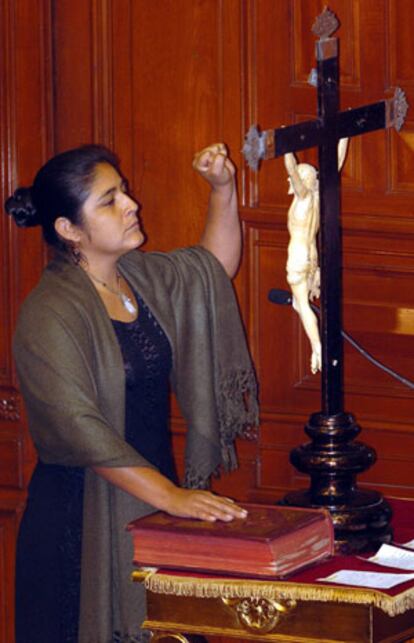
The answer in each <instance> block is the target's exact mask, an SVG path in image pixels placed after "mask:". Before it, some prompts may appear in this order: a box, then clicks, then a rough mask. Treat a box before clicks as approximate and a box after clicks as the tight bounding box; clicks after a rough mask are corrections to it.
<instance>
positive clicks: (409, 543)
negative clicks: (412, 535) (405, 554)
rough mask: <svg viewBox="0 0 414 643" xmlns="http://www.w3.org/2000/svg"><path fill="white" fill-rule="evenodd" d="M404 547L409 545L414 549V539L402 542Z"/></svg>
mask: <svg viewBox="0 0 414 643" xmlns="http://www.w3.org/2000/svg"><path fill="white" fill-rule="evenodd" d="M401 544H402V546H403V547H409V548H410V549H414V540H409V541H408V542H407V543H401Z"/></svg>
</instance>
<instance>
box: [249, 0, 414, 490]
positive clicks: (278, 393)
mask: <svg viewBox="0 0 414 643" xmlns="http://www.w3.org/2000/svg"><path fill="white" fill-rule="evenodd" d="M245 7H246V16H247V18H246V20H245V23H244V26H245V30H246V35H245V38H244V39H242V42H243V43H244V46H245V47H246V48H247V51H245V52H244V56H243V58H242V61H243V62H244V67H243V69H242V73H243V75H244V77H245V83H244V86H245V87H246V93H247V96H246V97H245V103H246V105H247V109H246V114H247V118H246V121H247V122H246V130H247V128H248V126H249V124H250V123H251V122H258V123H259V124H260V126H261V127H262V128H268V127H274V126H279V125H281V124H283V123H290V122H297V121H300V120H305V119H307V118H312V116H313V115H314V114H315V108H316V92H315V90H314V89H313V88H312V87H310V86H309V85H308V84H307V76H308V73H309V71H310V68H311V66H313V65H314V40H315V39H314V37H313V35H312V34H311V33H310V27H311V25H312V23H313V20H314V18H315V16H316V15H317V14H318V13H319V12H320V11H321V10H322V8H323V3H322V2H317V1H315V2H303V1H302V0H293V1H292V2H281V3H271V2H267V0H261V1H259V2H251V3H246V5H245ZM330 8H332V9H333V10H334V11H335V12H336V13H337V14H338V16H339V18H340V21H341V27H340V30H339V33H338V35H339V37H340V38H341V40H340V46H341V104H342V108H343V109H346V108H347V107H353V106H357V105H363V104H364V103H368V102H372V101H373V100H378V99H381V98H382V97H383V96H390V95H392V92H393V89H392V88H393V87H394V86H395V85H396V84H399V85H401V86H403V88H404V90H405V91H406V93H407V97H408V100H410V96H411V93H412V83H413V78H412V70H411V68H410V67H409V65H408V64H407V62H405V63H403V65H402V67H401V73H400V71H399V69H400V67H399V64H398V62H397V60H399V59H400V58H402V57H404V56H406V53H405V51H406V49H407V51H408V60H410V58H409V50H410V47H411V45H410V44H408V42H407V46H406V49H405V46H404V42H406V39H407V38H409V36H408V30H407V28H406V27H405V28H404V29H403V35H402V39H401V40H399V25H400V23H401V21H404V20H405V19H406V18H407V14H406V13H405V9H406V4H405V3H404V2H390V3H388V2H372V1H371V0H369V1H368V2H352V3H351V2H334V3H331V5H330ZM409 11H412V9H411V8H410V9H409ZM275 25H278V26H279V27H280V28H275ZM281 25H283V27H281ZM280 32H282V33H280ZM404 34H405V35H404ZM276 41H277V44H276ZM406 60H407V59H406ZM412 144H413V137H412V119H410V117H409V119H408V122H407V125H406V127H404V129H403V130H402V132H400V133H398V134H397V133H395V132H394V131H393V132H387V133H385V132H378V133H374V134H370V135H368V136H366V137H360V138H358V139H354V140H352V142H351V144H350V149H349V153H348V158H347V161H346V165H345V167H344V170H343V175H342V178H343V181H342V188H343V214H342V220H343V233H344V239H343V241H344V323H345V325H346V327H347V329H348V330H349V331H350V332H355V335H356V338H357V339H360V340H361V341H362V343H363V344H364V345H366V347H367V349H369V350H371V352H373V353H374V354H375V355H376V356H377V357H378V358H379V359H383V361H384V362H385V363H388V364H389V365H390V366H391V367H393V368H395V369H396V370H400V371H401V372H402V374H405V375H406V376H407V377H409V376H410V373H412V366H413V340H412V325H411V321H412V312H411V311H412V302H411V296H410V294H409V293H410V290H412V289H410V287H409V284H410V282H411V281H412V268H413V257H412V250H411V248H412V241H413V237H412V232H413V228H412V217H411V212H412V197H411V190H412V177H413V169H412V168H413V156H412ZM299 156H300V160H303V161H306V162H311V163H316V162H317V157H316V153H315V151H313V150H312V151H311V152H310V153H309V152H306V153H302V154H300V155H299ZM245 192H246V195H247V196H246V200H245V209H244V210H243V217H244V219H245V220H246V221H248V222H249V223H248V227H247V238H248V239H249V240H250V241H249V244H248V253H249V257H248V265H247V269H246V273H247V277H246V290H247V291H248V299H249V302H250V303H249V320H250V335H249V336H250V340H251V346H252V348H253V352H254V355H255V359H256V364H257V367H258V372H259V378H260V389H261V404H262V413H263V414H264V416H265V417H266V420H263V423H262V430H261V436H260V445H259V451H260V464H259V474H258V475H259V482H258V489H257V490H256V492H257V493H259V494H260V493H262V495H263V493H264V494H268V497H270V495H269V491H270V490H271V489H275V490H279V491H281V490H283V487H284V488H285V489H287V488H289V487H291V488H294V487H296V486H297V485H298V484H303V480H301V478H300V476H299V477H298V476H297V475H295V473H294V472H293V471H292V469H291V468H290V465H288V464H287V463H286V461H285V460H283V458H284V456H285V455H286V456H288V452H289V449H290V447H289V441H288V443H286V442H285V438H286V435H290V436H292V441H293V435H296V437H298V433H297V431H296V430H293V431H290V432H289V431H286V421H285V420H281V418H282V417H283V414H286V413H288V414H291V416H290V417H291V418H295V420H294V421H296V420H298V421H299V427H298V428H300V431H303V428H302V427H303V422H300V418H301V417H302V416H301V415H299V416H298V415H297V414H298V413H299V414H301V413H302V414H303V420H305V421H306V419H307V414H308V412H309V411H317V410H318V409H319V400H318V387H319V382H318V377H313V376H311V375H310V373H309V368H308V360H309V348H308V345H307V340H306V337H305V336H304V334H303V331H302V329H301V328H300V325H299V323H298V320H297V318H296V319H295V314H294V312H293V311H292V310H291V309H288V308H283V309H282V308H278V307H276V306H273V307H271V306H269V303H268V302H267V293H268V290H269V289H270V288H272V287H277V288H285V287H286V277H285V263H286V245H287V234H286V213H287V209H288V206H289V197H287V196H286V174H285V170H284V166H283V161H282V160H281V159H280V160H275V161H271V162H267V163H264V164H263V166H262V168H261V171H260V174H259V175H258V176H257V175H254V174H252V175H251V176H249V175H247V178H246V188H245ZM345 356H346V379H345V382H346V389H345V390H346V401H347V407H348V408H349V409H350V410H352V411H354V412H355V413H356V416H357V420H358V421H359V422H360V424H361V425H362V427H364V425H365V422H367V423H368V424H369V426H370V428H369V437H370V438H371V437H372V439H373V442H374V444H376V445H378V446H379V454H378V455H379V462H378V464H377V466H376V467H374V468H373V469H372V470H371V471H369V472H367V474H366V476H365V478H364V481H366V483H367V484H370V485H373V486H375V484H377V485H379V486H380V487H384V488H385V489H387V490H388V492H391V491H395V492H397V491H398V490H399V489H400V482H399V480H398V473H397V472H398V471H399V465H400V464H401V463H404V464H403V466H404V467H405V469H404V471H403V472H402V479H404V483H403V486H402V487H401V488H404V491H405V492H407V493H408V491H407V473H406V472H408V470H409V467H410V463H411V462H412V455H411V454H410V450H409V449H408V450H407V449H406V448H405V447H406V446H408V445H409V440H410V435H411V432H412V427H411V424H410V414H411V413H412V402H413V394H412V391H410V389H408V388H406V387H404V386H403V385H401V384H397V383H396V382H395V381H394V380H390V378H389V376H387V375H385V374H383V373H381V372H379V371H377V370H376V369H375V368H374V367H373V366H371V365H370V364H369V363H368V362H366V361H364V359H363V358H362V357H360V356H359V355H358V354H356V353H355V351H354V349H352V348H349V347H348V346H346V347H345ZM295 414H296V415H295ZM288 425H289V426H291V424H290V422H288ZM300 425H302V426H300ZM264 426H266V430H265V429H264V428H263V427H264ZM293 426H294V422H293ZM397 427H398V436H399V442H398V444H400V446H401V452H400V455H398V447H396V451H397V453H394V454H393V456H392V457H390V453H389V449H388V450H387V449H386V450H385V451H384V457H382V452H381V447H382V445H385V444H386V443H387V440H392V439H394V436H396V431H397ZM385 435H386V436H387V439H385V437H384V436H385ZM379 436H382V437H381V439H380V438H379ZM401 436H404V439H402V438H401ZM362 439H364V433H363V434H362ZM304 441H306V438H305V436H304V435H303V436H302V438H300V437H299V443H300V442H304ZM294 445H295V444H294V443H292V446H294ZM384 448H385V447H384ZM272 465H273V466H272ZM396 465H397V466H396ZM289 472H290V473H289ZM272 476H273V481H272V479H271V478H272Z"/></svg>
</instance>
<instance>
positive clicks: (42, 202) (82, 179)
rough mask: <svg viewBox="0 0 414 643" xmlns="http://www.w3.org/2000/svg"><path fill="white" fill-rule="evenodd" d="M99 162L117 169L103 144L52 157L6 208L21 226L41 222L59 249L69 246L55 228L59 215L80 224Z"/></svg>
mask: <svg viewBox="0 0 414 643" xmlns="http://www.w3.org/2000/svg"><path fill="white" fill-rule="evenodd" d="M98 163H108V164H109V165H112V167H113V168H115V170H116V171H117V172H120V170H119V162H118V159H117V157H116V156H115V154H113V152H111V151H110V150H109V149H108V148H106V147H104V146H103V145H82V146H81V147H77V148H75V149H72V150H68V151H66V152H62V153H61V154H57V155H56V156H54V157H52V158H51V159H50V160H49V161H47V163H45V165H43V167H41V168H40V170H39V172H38V173H37V174H36V177H35V180H34V182H33V185H32V187H31V188H23V187H21V188H18V189H17V190H16V191H15V192H14V194H13V196H11V197H9V198H8V199H7V201H6V203H5V209H6V212H7V213H8V214H10V215H11V216H12V217H13V218H14V220H15V222H16V224H17V225H18V226H20V227H23V228H28V227H31V226H36V225H41V226H42V229H43V236H44V238H45V240H46V241H47V243H48V244H49V245H51V246H52V247H53V248H55V249H56V250H59V251H63V252H66V253H67V252H68V251H69V250H70V246H69V244H68V243H67V242H65V240H64V239H62V238H61V237H60V236H59V235H58V234H57V232H56V230H55V225H54V224H55V221H56V219H57V218H58V217H66V218H67V219H69V221H71V222H72V223H73V224H74V225H82V207H83V204H84V203H85V201H86V199H87V198H88V196H89V192H90V186H91V183H92V181H93V179H94V176H95V168H96V165H97V164H98Z"/></svg>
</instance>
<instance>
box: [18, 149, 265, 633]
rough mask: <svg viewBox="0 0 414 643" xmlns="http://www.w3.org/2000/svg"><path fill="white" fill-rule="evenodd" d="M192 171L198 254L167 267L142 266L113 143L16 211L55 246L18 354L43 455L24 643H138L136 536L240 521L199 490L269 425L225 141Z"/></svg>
mask: <svg viewBox="0 0 414 643" xmlns="http://www.w3.org/2000/svg"><path fill="white" fill-rule="evenodd" d="M193 165H194V167H195V169H196V170H197V171H198V172H199V173H200V174H201V175H202V176H203V177H204V178H205V179H206V180H207V181H208V182H209V183H210V185H211V195H210V201H209V210H208V216H207V222H206V226H205V230H204V233H203V235H202V238H201V240H200V245H199V246H196V247H192V248H187V249H181V250H177V251H174V252H171V253H143V252H137V250H136V249H137V248H138V247H139V246H140V245H141V244H142V242H143V240H144V237H143V233H142V231H141V228H140V225H139V220H138V216H137V215H138V205H137V204H136V202H135V201H134V200H133V199H132V198H131V197H130V196H129V194H128V192H127V188H126V183H125V181H124V179H123V177H122V175H121V172H120V169H119V166H118V161H117V159H116V157H115V156H114V155H113V154H112V153H111V152H110V151H109V150H107V149H106V148H103V147H101V146H96V145H89V146H84V147H81V148H77V149H74V150H69V151H68V152H64V153H63V154H59V155H57V156H56V157H54V158H52V159H51V160H50V161H48V162H47V163H46V165H44V166H43V167H42V168H41V169H40V170H39V172H38V174H37V176H36V178H35V180H34V183H33V186H32V187H31V188H20V189H18V190H16V192H15V193H14V195H13V196H12V197H10V198H9V199H8V201H7V202H6V210H7V212H8V213H9V214H11V215H12V216H13V217H14V219H15V221H16V223H17V225H19V226H23V227H25V226H26V227H27V226H33V225H42V228H43V234H44V237H45V239H46V241H47V242H48V243H49V244H50V245H51V246H52V247H53V248H54V249H55V250H56V258H55V260H53V261H52V262H51V263H50V264H49V265H48V267H47V268H46V270H45V272H44V274H43V276H42V278H41V280H40V282H39V284H38V286H37V287H36V288H35V289H34V291H33V292H32V293H31V294H30V295H29V297H28V298H27V300H26V301H25V302H24V304H23V306H22V309H21V312H20V316H19V321H18V325H17V329H16V335H15V342H14V353H15V358H16V365H17V370H18V375H19V380H20V384H21V390H22V394H23V397H24V399H25V403H26V407H27V412H28V417H29V427H30V431H31V434H32V437H33V440H34V443H35V446H36V448H37V451H38V454H39V463H38V465H37V467H36V469H35V472H34V475H33V478H32V481H31V483H30V488H29V498H28V503H27V508H26V511H25V514H24V517H23V520H22V525H21V529H20V533H19V542H18V555H17V564H16V576H17V578H16V614H17V616H16V636H17V643H115V642H121V641H122V642H123V643H124V642H134V641H140V640H141V634H140V629H139V624H140V623H141V622H142V619H143V616H144V606H143V599H142V591H141V588H140V587H139V586H136V585H134V584H132V583H131V582H130V581H129V577H130V567H131V561H132V543H131V542H130V536H129V535H128V534H127V533H126V532H125V525H126V524H127V523H128V522H129V521H130V520H132V519H135V518H137V517H139V516H142V515H145V514H146V513H149V512H151V511H154V509H161V510H164V511H167V512H169V513H171V514H173V515H177V516H188V517H194V518H200V519H203V520H210V521H214V520H232V519H234V518H236V517H243V516H244V512H243V510H242V509H240V508H239V507H238V506H237V505H236V504H235V503H234V502H232V501H231V500H230V499H228V498H221V497H218V496H216V495H214V494H212V493H210V492H208V491H205V490H200V489H203V488H206V487H207V485H208V480H209V477H210V476H211V474H214V473H217V472H218V471H219V469H220V468H221V467H224V468H225V469H227V470H229V469H231V468H233V467H234V466H235V455H234V447H233V441H234V438H235V436H236V435H241V434H242V433H243V431H244V429H245V427H246V426H248V425H252V424H255V423H256V422H257V405H256V388H255V379H254V374H253V370H252V366H251V363H250V359H249V356H248V353H247V350H246V347H245V343H244V338H243V331H242V328H241V324H240V320H239V317H238V313H237V306H236V303H235V299H234V295H233V291H232V287H231V283H230V281H229V279H228V277H232V276H233V275H234V273H235V271H236V270H237V266H238V263H239V257H240V243H241V241H240V224H239V220H238V214H237V197H236V188H235V178H234V175H235V170H234V166H233V164H232V163H231V161H230V159H229V158H228V157H227V153H226V148H225V146H224V145H222V144H215V145H212V146H210V147H208V148H206V149H205V150H203V151H202V152H201V153H199V154H198V155H197V156H196V157H195V160H194V164H193ZM223 269H224V270H223ZM226 273H227V275H226ZM169 382H171V384H172V386H173V388H174V390H175V392H176V395H177V398H178V401H179V403H180V406H181V409H182V412H183V414H184V417H185V419H186V421H187V425H188V432H187V444H186V476H185V481H184V486H185V487H187V488H181V487H179V486H178V485H177V484H176V482H177V481H176V476H175V471H174V464H173V458H172V453H171V446H170V441H169V433H168V391H169V388H168V385H169Z"/></svg>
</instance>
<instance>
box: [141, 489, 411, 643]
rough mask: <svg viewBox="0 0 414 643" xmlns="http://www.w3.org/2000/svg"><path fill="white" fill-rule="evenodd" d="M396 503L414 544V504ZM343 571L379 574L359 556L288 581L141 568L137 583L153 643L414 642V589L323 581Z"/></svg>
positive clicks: (399, 536)
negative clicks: (214, 642) (219, 642)
mask: <svg viewBox="0 0 414 643" xmlns="http://www.w3.org/2000/svg"><path fill="white" fill-rule="evenodd" d="M395 502H396V504H395V503H394V507H393V509H394V513H395V518H396V520H397V521H398V527H396V528H395V540H396V541H397V542H406V541H407V540H409V539H411V538H414V525H413V524H412V523H413V522H414V511H413V509H414V502H413V501H407V502H405V501H400V500H398V501H395ZM341 568H348V569H370V570H371V571H372V570H373V569H375V570H376V571H378V569H379V568H378V567H377V566H374V565H373V564H372V563H365V562H364V561H361V560H360V559H359V558H357V557H356V556H338V557H334V559H332V560H331V561H328V562H324V563H321V564H320V565H317V566H313V567H312V568H309V569H308V570H303V571H302V572H299V573H297V574H295V575H294V576H291V577H290V578H289V579H287V580H285V581H278V580H277V581H276V580H275V581H273V580H258V579H246V578H243V579H235V578H230V577H219V576H218V577H217V576H216V577H214V576H206V575H202V574H196V573H191V572H183V571H180V572H178V571H177V572H171V571H168V570H159V571H158V572H156V573H152V572H148V571H146V570H140V569H137V570H136V571H134V572H133V574H132V577H133V580H134V581H135V582H142V583H144V585H145V587H146V596H147V618H146V620H145V622H144V624H143V627H144V628H147V629H149V630H150V631H151V632H152V642H153V643H156V642H158V641H167V640H168V638H169V640H177V641H181V642H182V643H188V641H189V639H188V635H190V634H198V635H203V636H218V637H230V638H231V637H233V638H236V639H240V640H242V641H250V640H252V641H279V642H283V643H339V642H341V643H397V642H402V641H408V640H410V638H411V637H414V583H411V584H408V583H406V584H401V585H399V586H398V587H396V588H394V589H393V590H390V591H389V592H382V591H379V590H370V589H367V588H351V587H347V586H343V585H335V584H333V583H332V584H328V583H320V582H318V581H317V579H318V578H320V577H321V576H322V577H326V576H327V575H328V574H330V573H332V572H333V571H335V570H337V569H341ZM382 569H383V570H384V568H382ZM385 571H393V570H391V569H389V568H388V570H385ZM184 633H186V634H184Z"/></svg>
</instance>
